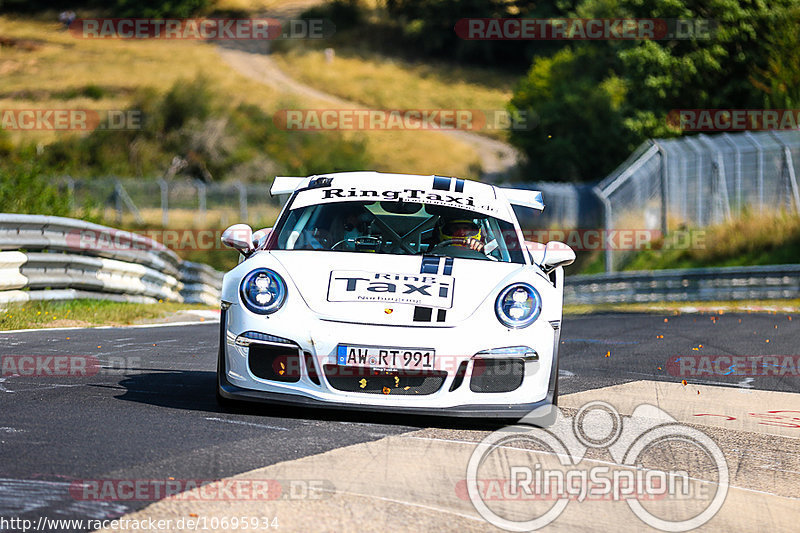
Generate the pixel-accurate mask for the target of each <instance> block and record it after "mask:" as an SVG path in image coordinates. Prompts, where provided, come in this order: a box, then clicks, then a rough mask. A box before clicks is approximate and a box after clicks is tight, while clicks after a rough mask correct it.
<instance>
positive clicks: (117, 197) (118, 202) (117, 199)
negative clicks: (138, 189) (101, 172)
mask: <svg viewBox="0 0 800 533" xmlns="http://www.w3.org/2000/svg"><path fill="white" fill-rule="evenodd" d="M121 188H122V185H120V183H119V182H116V183H115V184H114V210H115V211H116V212H117V226H121V225H122V194H121V193H120V189H121Z"/></svg>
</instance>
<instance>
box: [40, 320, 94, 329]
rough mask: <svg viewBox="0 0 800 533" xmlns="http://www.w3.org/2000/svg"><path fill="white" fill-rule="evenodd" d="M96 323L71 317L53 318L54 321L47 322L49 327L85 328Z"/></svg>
mask: <svg viewBox="0 0 800 533" xmlns="http://www.w3.org/2000/svg"><path fill="white" fill-rule="evenodd" d="M93 325H94V324H92V323H90V322H86V321H85V320H72V319H69V318H61V319H58V320H53V322H52V323H50V324H47V325H46V326H47V327H48V328H85V327H90V326H93Z"/></svg>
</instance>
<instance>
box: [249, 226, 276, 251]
mask: <svg viewBox="0 0 800 533" xmlns="http://www.w3.org/2000/svg"><path fill="white" fill-rule="evenodd" d="M270 234H272V228H263V229H260V230H258V231H256V232H255V233H253V248H254V249H255V250H263V249H264V245H265V244H267V241H268V240H269V236H270Z"/></svg>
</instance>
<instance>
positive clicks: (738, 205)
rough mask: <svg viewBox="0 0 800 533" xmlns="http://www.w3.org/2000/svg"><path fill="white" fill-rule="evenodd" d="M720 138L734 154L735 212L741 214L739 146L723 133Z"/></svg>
mask: <svg viewBox="0 0 800 533" xmlns="http://www.w3.org/2000/svg"><path fill="white" fill-rule="evenodd" d="M722 138H723V139H725V140H726V141H727V142H728V144H730V145H731V146H732V147H733V153H734V154H736V158H735V160H734V167H735V168H734V173H733V175H734V178H733V179H734V187H735V189H736V191H735V192H736V212H737V213H741V211H742V151H741V150H739V145H737V144H736V143H735V142H733V141H732V140H731V134H730V133H728V132H725V133H723V134H722Z"/></svg>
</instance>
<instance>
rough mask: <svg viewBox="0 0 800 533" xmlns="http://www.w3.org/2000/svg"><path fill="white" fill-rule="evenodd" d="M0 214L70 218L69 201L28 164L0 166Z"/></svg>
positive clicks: (48, 180)
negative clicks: (8, 166)
mask: <svg viewBox="0 0 800 533" xmlns="http://www.w3.org/2000/svg"><path fill="white" fill-rule="evenodd" d="M0 212H3V213H25V214H48V215H56V216H69V215H70V198H69V196H68V195H66V194H64V193H63V191H60V190H59V189H58V187H57V186H55V185H53V183H52V180H51V179H50V178H47V177H44V176H43V175H42V171H41V169H40V168H39V167H38V166H36V165H32V164H22V165H20V166H16V167H15V168H13V169H11V168H7V167H5V166H0Z"/></svg>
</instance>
